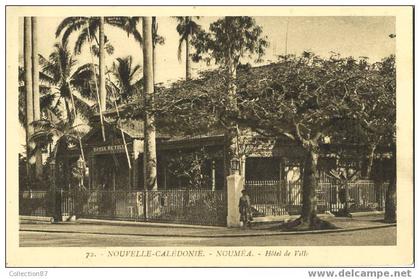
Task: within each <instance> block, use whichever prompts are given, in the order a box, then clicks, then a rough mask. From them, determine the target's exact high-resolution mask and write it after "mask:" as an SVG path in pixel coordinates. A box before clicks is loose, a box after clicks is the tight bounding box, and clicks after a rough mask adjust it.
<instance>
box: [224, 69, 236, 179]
mask: <svg viewBox="0 0 420 279" xmlns="http://www.w3.org/2000/svg"><path fill="white" fill-rule="evenodd" d="M228 80H229V81H228V92H227V94H228V95H227V104H226V110H227V114H228V116H227V117H228V119H227V123H228V127H227V128H226V130H225V176H228V175H231V174H233V171H232V169H231V165H230V164H231V161H232V159H233V158H234V157H237V159H239V154H238V153H239V150H238V136H239V135H238V124H237V123H236V122H235V121H234V120H232V118H231V117H230V116H229V114H236V113H237V110H238V106H237V100H236V84H235V81H236V66H235V65H234V63H233V62H231V63H228Z"/></svg>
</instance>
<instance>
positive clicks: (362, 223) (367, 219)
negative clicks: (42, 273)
mask: <svg viewBox="0 0 420 279" xmlns="http://www.w3.org/2000/svg"><path fill="white" fill-rule="evenodd" d="M325 219H327V220H329V221H331V222H333V223H334V224H335V225H337V226H338V227H339V229H335V230H319V231H300V232H284V231H280V230H278V229H277V227H278V226H279V223H266V224H265V223H262V224H255V225H253V226H251V227H250V228H224V227H209V226H192V225H191V226H188V225H177V224H155V223H138V222H125V221H105V220H89V219H79V220H77V221H76V222H65V223H58V224H51V223H50V222H48V220H46V221H42V220H41V219H39V218H38V219H36V218H35V219H34V220H29V218H21V221H20V231H25V232H49V233H81V234H103V235H126V236H129V235H130V236H154V237H200V238H216V237H252V236H269V235H295V234H320V233H340V232H348V231H356V230H367V229H375V228H384V227H391V226H395V224H385V223H383V222H381V220H382V219H383V216H362V217H354V218H341V217H340V218H339V217H325Z"/></svg>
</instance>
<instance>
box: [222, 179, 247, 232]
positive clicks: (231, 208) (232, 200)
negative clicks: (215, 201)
mask: <svg viewBox="0 0 420 279" xmlns="http://www.w3.org/2000/svg"><path fill="white" fill-rule="evenodd" d="M243 189H244V179H243V177H241V176H240V175H239V174H237V173H234V174H232V175H229V176H228V177H227V220H226V221H227V226H228V227H229V228H232V227H240V214H239V198H240V197H241V191H242V190H243Z"/></svg>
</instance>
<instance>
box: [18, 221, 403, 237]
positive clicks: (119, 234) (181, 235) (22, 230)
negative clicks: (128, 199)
mask: <svg viewBox="0 0 420 279" xmlns="http://www.w3.org/2000/svg"><path fill="white" fill-rule="evenodd" d="M387 227H396V224H384V225H378V226H370V227H359V228H349V229H335V230H333V229H329V230H319V231H294V232H259V233H236V234H166V233H165V234H159V233H155V234H152V233H139V234H135V233H106V232H80V231H69V230H66V231H64V230H37V229H35V230H31V229H20V230H19V231H21V232H48V233H75V234H93V235H114V236H155V237H184V238H185V237H191V238H226V237H256V236H274V235H303V234H326V233H342V232H352V231H361V230H372V229H381V228H387Z"/></svg>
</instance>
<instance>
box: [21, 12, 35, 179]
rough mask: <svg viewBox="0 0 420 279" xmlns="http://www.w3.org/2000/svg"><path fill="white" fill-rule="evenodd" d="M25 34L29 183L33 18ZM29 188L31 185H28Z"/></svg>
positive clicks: (27, 21) (28, 166) (27, 19)
mask: <svg viewBox="0 0 420 279" xmlns="http://www.w3.org/2000/svg"><path fill="white" fill-rule="evenodd" d="M23 21H24V26H23V28H24V33H23V36H24V38H23V44H24V46H23V48H24V49H23V53H24V68H25V90H26V94H25V95H26V172H27V175H28V181H31V178H32V164H31V162H30V159H29V157H30V154H31V144H30V138H31V136H32V134H33V127H32V126H31V123H32V122H33V121H34V118H33V112H34V104H33V92H32V59H31V25H32V24H31V18H30V17H25V18H24V19H23ZM28 186H29V185H28Z"/></svg>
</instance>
